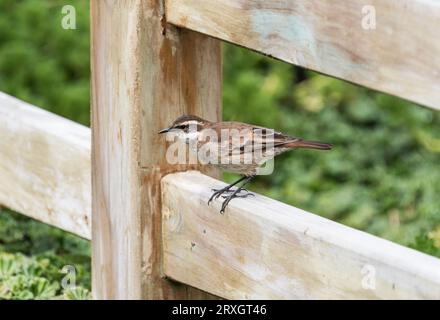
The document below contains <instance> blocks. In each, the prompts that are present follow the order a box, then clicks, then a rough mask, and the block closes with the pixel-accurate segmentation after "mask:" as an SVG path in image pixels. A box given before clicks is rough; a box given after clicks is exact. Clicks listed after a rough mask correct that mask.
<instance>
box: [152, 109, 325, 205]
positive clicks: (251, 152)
mask: <svg viewBox="0 0 440 320" xmlns="http://www.w3.org/2000/svg"><path fill="white" fill-rule="evenodd" d="M167 132H172V133H174V134H176V135H177V138H178V140H181V141H184V142H185V143H187V144H189V146H190V150H191V151H192V152H196V153H197V155H198V159H199V161H200V162H201V163H204V164H209V165H213V166H215V167H218V168H220V169H222V170H223V171H228V172H233V173H238V174H241V175H243V177H241V178H240V179H238V180H237V181H235V182H234V183H232V184H230V185H228V186H226V187H225V188H222V189H213V191H214V193H213V194H212V196H211V198H210V199H209V200H208V205H209V204H210V202H211V201H212V200H213V199H217V198H218V197H220V196H222V197H223V198H224V199H225V200H224V201H223V204H222V208H221V210H220V213H224V211H225V209H226V207H227V205H228V203H229V202H230V201H231V200H232V199H233V198H237V197H240V198H245V197H247V196H250V195H253V194H252V193H250V192H247V190H246V189H244V187H245V186H246V185H247V184H248V183H249V182H250V181H251V180H252V179H253V178H254V177H255V176H256V175H258V174H259V172H260V170H261V168H263V167H264V165H265V164H267V162H268V161H270V160H272V159H273V158H274V157H276V156H277V155H279V154H281V153H283V152H285V151H288V150H292V149H297V148H305V149H316V150H330V149H331V148H332V145H331V144H329V143H322V142H316V141H307V140H303V139H301V138H295V137H291V136H289V135H286V134H283V133H280V132H275V131H273V130H272V129H268V128H264V127H260V126H255V125H251V124H247V123H241V122H234V121H225V122H210V121H208V120H204V119H202V118H200V117H197V116H192V115H184V116H181V117H179V118H177V119H176V120H175V121H174V122H173V124H172V125H171V126H170V127H169V128H166V129H163V130H161V131H159V133H167ZM240 182H242V184H241V186H240V187H237V188H236V189H235V190H234V189H232V187H233V186H235V185H237V184H239V183H240ZM242 191H243V192H245V193H244V194H241V192H242Z"/></svg>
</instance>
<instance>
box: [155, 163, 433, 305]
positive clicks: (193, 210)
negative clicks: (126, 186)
mask: <svg viewBox="0 0 440 320" xmlns="http://www.w3.org/2000/svg"><path fill="white" fill-rule="evenodd" d="M224 185H225V184H224V183H222V182H220V181H217V180H214V179H212V178H210V177H207V176H205V175H202V174H201V173H199V172H196V171H192V172H184V173H175V174H170V175H168V176H166V177H164V178H163V179H162V190H163V193H162V199H163V200H162V204H163V241H164V243H163V247H164V249H163V250H164V272H165V274H166V275H167V276H168V277H170V278H173V279H175V280H177V281H180V282H182V283H186V284H189V285H192V286H195V287H197V288H200V289H202V290H205V291H208V292H211V293H213V294H216V295H219V296H221V297H224V298H228V299H440V260H439V259H437V258H434V257H431V256H428V255H426V254H423V253H420V252H417V251H415V250H412V249H408V248H405V247H402V246H400V245H397V244H394V243H392V242H390V241H387V240H383V239H380V238H377V237H375V236H372V235H369V234H366V233H364V232H361V231H358V230H355V229H352V228H349V227H346V226H343V225H341V224H338V223H335V222H333V221H330V220H327V219H324V218H321V217H319V216H316V215H313V214H311V213H308V212H305V211H303V210H300V209H297V208H294V207H291V206H288V205H286V204H283V203H280V202H278V201H274V200H271V199H269V198H266V197H263V196H260V195H257V196H256V197H255V198H254V197H252V198H248V199H234V200H233V201H231V203H230V204H229V206H228V208H227V209H226V212H225V214H224V215H221V214H219V210H220V206H221V202H220V201H215V202H214V204H213V205H211V206H207V204H206V202H207V200H208V198H209V196H210V194H211V188H213V187H214V188H219V187H223V186H224ZM373 286H374V288H373Z"/></svg>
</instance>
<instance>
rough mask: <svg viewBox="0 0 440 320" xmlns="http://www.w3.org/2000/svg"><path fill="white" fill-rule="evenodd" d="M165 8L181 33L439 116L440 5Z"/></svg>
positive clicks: (384, 1)
mask: <svg viewBox="0 0 440 320" xmlns="http://www.w3.org/2000/svg"><path fill="white" fill-rule="evenodd" d="M166 5H167V6H166V14H167V19H168V22H171V23H173V24H175V25H177V26H180V27H185V28H188V29H192V30H196V31H199V32H202V33H205V34H208V35H211V36H214V37H217V38H220V39H223V40H226V41H230V42H232V43H236V44H239V45H242V46H245V47H247V48H251V49H254V50H256V51H259V52H262V53H265V54H267V55H270V56H273V57H276V58H279V59H281V60H284V61H287V62H290V63H293V64H295V65H299V66H302V67H306V68H309V69H312V70H316V71H319V72H322V73H325V74H328V75H331V76H335V77H338V78H341V79H344V80H348V81H351V82H354V83H357V84H360V85H363V86H366V87H370V88H373V89H376V90H380V91H383V92H387V93H390V94H394V95H397V96H400V97H402V98H406V99H409V100H412V101H415V102H418V103H421V104H423V105H426V106H431V107H435V108H437V109H440V90H439V89H438V88H439V85H440V39H439V36H438V33H439V30H440V1H434V0H371V1H368V2H366V1H364V0H327V1H323V0H296V1H281V0H223V1H218V0H203V1H200V0H167V1H166ZM366 5H368V6H369V7H367V6H366ZM371 8H374V9H375V14H376V29H372V30H368V29H367V30H366V29H364V28H363V25H362V23H364V25H368V26H371V25H372V24H368V22H369V21H368V18H369V16H367V15H368V14H370V13H372V11H371V10H370V9H371ZM363 10H365V11H363ZM365 17H366V18H365Z"/></svg>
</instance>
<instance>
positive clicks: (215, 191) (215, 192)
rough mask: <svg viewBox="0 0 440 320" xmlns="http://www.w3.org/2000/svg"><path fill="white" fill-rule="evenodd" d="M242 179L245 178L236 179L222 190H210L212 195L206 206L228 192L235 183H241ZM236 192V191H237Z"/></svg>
mask: <svg viewBox="0 0 440 320" xmlns="http://www.w3.org/2000/svg"><path fill="white" fill-rule="evenodd" d="M244 179H246V176H244V177H241V178H240V179H238V180H237V181H235V182H233V183H231V184H230V185H228V186H226V187H224V188H222V189H212V191H214V193H213V194H212V195H211V198H209V200H208V206H209V204H210V203H211V201H212V200H213V199H214V198H215V199H217V198H218V197H220V196H221V195H222V194H223V193H225V192H230V191H231V188H232V187H233V186H235V185H236V184H237V183H240V182H241V181H243V180H244ZM237 190H238V189H237Z"/></svg>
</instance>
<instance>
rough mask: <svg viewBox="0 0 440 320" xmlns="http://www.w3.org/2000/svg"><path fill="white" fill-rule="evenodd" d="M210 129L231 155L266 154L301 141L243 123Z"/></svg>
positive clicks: (216, 124) (213, 126) (233, 123)
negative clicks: (256, 152) (275, 148)
mask: <svg viewBox="0 0 440 320" xmlns="http://www.w3.org/2000/svg"><path fill="white" fill-rule="evenodd" d="M209 129H212V130H214V132H215V133H216V135H217V137H218V139H219V142H220V144H221V148H222V150H223V152H226V153H227V154H229V155H232V154H237V153H248V152H254V151H257V150H258V151H261V150H262V151H263V152H266V151H268V150H269V149H273V148H274V147H277V146H280V145H283V144H286V143H288V142H294V141H298V140H301V139H297V138H294V137H290V136H288V135H285V134H283V133H281V132H276V131H274V130H273V129H268V128H265V127H259V126H254V125H249V124H246V123H241V122H217V123H212V125H211V126H210V127H209Z"/></svg>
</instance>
